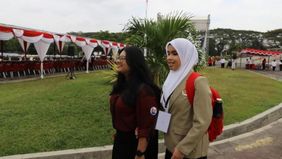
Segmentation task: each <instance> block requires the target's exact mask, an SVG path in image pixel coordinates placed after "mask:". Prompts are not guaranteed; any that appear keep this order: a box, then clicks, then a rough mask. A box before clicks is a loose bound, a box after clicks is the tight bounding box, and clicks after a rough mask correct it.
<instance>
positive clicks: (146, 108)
mask: <svg viewBox="0 0 282 159" xmlns="http://www.w3.org/2000/svg"><path fill="white" fill-rule="evenodd" d="M152 92H153V91H152V89H150V88H149V87H148V86H142V88H141V89H140V90H139V92H138V97H137V102H136V106H135V107H130V106H126V105H125V103H124V102H123V100H122V98H121V96H119V95H112V96H111V97H110V103H111V104H110V107H111V108H110V110H111V114H112V119H113V127H114V128H115V129H116V130H119V131H123V132H134V131H135V129H136V128H138V137H146V138H147V137H149V135H150V132H151V131H152V130H153V129H154V126H155V122H156V119H157V111H158V103H157V102H158V101H157V99H156V97H155V96H154V94H153V93H152Z"/></svg>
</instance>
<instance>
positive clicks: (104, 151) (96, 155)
mask: <svg viewBox="0 0 282 159" xmlns="http://www.w3.org/2000/svg"><path fill="white" fill-rule="evenodd" d="M280 118H282V103H280V104H279V105H277V106H275V107H273V108H270V109H268V110H266V111H265V112H263V113H260V114H258V115H256V116H254V117H252V118H250V119H247V120H245V121H243V122H240V123H235V124H231V125H227V126H225V127H224V131H223V133H222V135H220V136H219V137H218V139H217V140H216V141H215V142H213V143H211V145H216V144H218V143H221V141H220V140H224V139H227V138H231V137H234V136H238V135H240V134H244V133H247V132H251V131H253V130H255V129H259V128H261V127H263V126H266V125H268V124H270V123H272V122H274V121H277V120H279V119H280ZM164 151H165V146H164V141H163V140H159V153H163V152H164ZM111 152H112V145H106V146H101V147H93V148H82V149H70V150H63V151H52V152H42V153H32V154H23V155H13V156H4V157H0V159H110V158H111ZM161 155H163V154H161ZM161 155H160V156H161Z"/></svg>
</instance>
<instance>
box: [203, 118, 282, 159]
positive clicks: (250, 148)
mask: <svg viewBox="0 0 282 159" xmlns="http://www.w3.org/2000/svg"><path fill="white" fill-rule="evenodd" d="M281 133H282V118H280V119H279V120H278V121H276V122H273V123H271V124H269V125H267V126H265V127H262V128H260V129H257V130H255V131H252V132H250V133H246V134H243V135H239V136H237V137H233V138H229V139H226V140H222V141H218V142H216V143H212V144H211V145H210V149H209V156H208V158H209V159H282V134H281Z"/></svg>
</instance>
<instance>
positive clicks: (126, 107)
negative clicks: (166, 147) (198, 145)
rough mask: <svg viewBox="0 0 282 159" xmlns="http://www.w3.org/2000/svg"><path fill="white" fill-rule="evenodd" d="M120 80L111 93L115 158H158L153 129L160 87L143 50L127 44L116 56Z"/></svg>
mask: <svg viewBox="0 0 282 159" xmlns="http://www.w3.org/2000/svg"><path fill="white" fill-rule="evenodd" d="M117 59H118V60H117V72H118V75H117V82H116V83H115V84H114V86H113V89H112V91H111V93H110V109H111V115H112V123H113V127H114V129H116V134H115V136H114V145H113V154H112V158H113V159H157V153H158V149H157V145H158V143H157V140H158V135H157V133H156V131H155V130H154V126H155V122H156V117H157V113H158V108H159V96H160V89H159V88H158V87H157V86H156V85H155V84H154V83H153V80H152V75H151V73H150V71H149V69H148V67H147V65H146V63H145V58H144V55H143V53H142V51H141V50H140V49H139V48H137V47H134V46H130V47H126V48H124V49H123V50H122V51H121V53H120V55H119V57H118V58H117Z"/></svg>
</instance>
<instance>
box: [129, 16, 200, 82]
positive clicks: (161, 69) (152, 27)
mask: <svg viewBox="0 0 282 159" xmlns="http://www.w3.org/2000/svg"><path fill="white" fill-rule="evenodd" d="M190 18H191V16H190V15H187V14H186V13H183V12H173V13H170V14H168V15H166V16H162V15H160V14H158V19H157V20H156V21H154V20H144V19H141V18H135V17H133V18H132V19H131V20H130V21H129V22H128V24H127V25H126V26H125V29H124V30H125V31H126V32H128V33H129V38H128V39H127V41H126V42H127V43H128V44H131V45H136V46H138V47H141V48H143V47H146V48H147V50H148V54H147V61H148V63H149V65H150V68H151V70H152V72H153V75H154V80H155V82H156V84H158V85H159V86H160V85H161V83H162V82H163V81H164V79H165V77H166V75H167V73H168V69H167V66H166V62H165V56H164V55H165V45H166V43H167V42H168V41H170V40H172V39H174V38H189V39H190V40H191V41H192V42H194V41H195V39H196V38H198V34H197V31H196V29H195V27H194V26H193V24H192V22H191V20H190ZM200 57H201V56H200Z"/></svg>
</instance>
